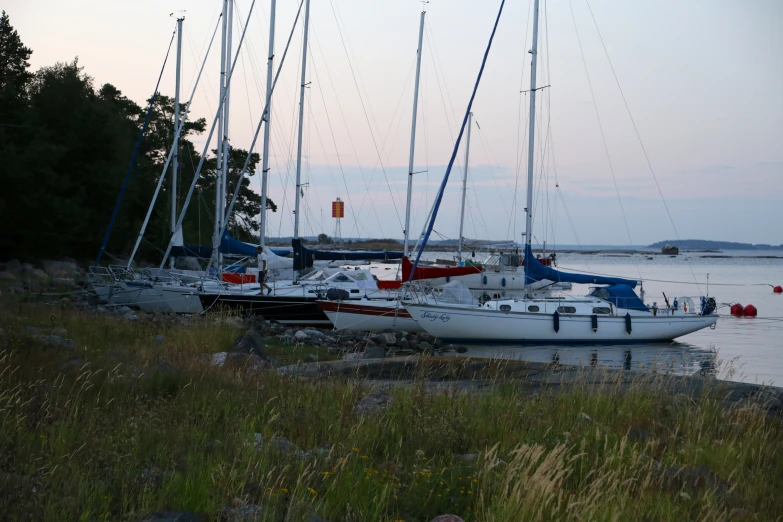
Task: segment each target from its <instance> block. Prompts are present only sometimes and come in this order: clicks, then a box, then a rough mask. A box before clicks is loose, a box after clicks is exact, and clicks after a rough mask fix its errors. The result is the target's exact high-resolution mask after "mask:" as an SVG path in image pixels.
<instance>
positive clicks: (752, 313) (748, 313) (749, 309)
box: [704, 298, 758, 317]
mask: <svg viewBox="0 0 783 522" xmlns="http://www.w3.org/2000/svg"><path fill="white" fill-rule="evenodd" d="M710 299H712V298H710ZM704 315H707V314H704ZM742 315H744V316H745V317H756V315H758V310H756V307H755V306H753V305H752V304H749V305H748V306H746V307H745V309H744V310H743V311H742Z"/></svg>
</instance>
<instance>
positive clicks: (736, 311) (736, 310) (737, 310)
mask: <svg viewBox="0 0 783 522" xmlns="http://www.w3.org/2000/svg"><path fill="white" fill-rule="evenodd" d="M743 310H745V307H744V306H742V305H741V304H739V303H734V304H733V305H731V309H730V311H731V315H733V316H734V317H742V312H743Z"/></svg>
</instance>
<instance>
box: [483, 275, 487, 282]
mask: <svg viewBox="0 0 783 522" xmlns="http://www.w3.org/2000/svg"><path fill="white" fill-rule="evenodd" d="M483 281H484V284H487V276H484V279H483Z"/></svg>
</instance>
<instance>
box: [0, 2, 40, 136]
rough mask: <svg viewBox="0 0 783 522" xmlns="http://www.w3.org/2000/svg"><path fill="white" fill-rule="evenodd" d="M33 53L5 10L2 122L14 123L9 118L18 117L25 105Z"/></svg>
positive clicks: (1, 22) (0, 40) (0, 31)
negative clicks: (30, 60)
mask: <svg viewBox="0 0 783 522" xmlns="http://www.w3.org/2000/svg"><path fill="white" fill-rule="evenodd" d="M31 54H33V51H32V50H31V49H30V48H29V47H25V45H24V44H23V43H22V40H21V38H19V33H17V32H16V29H14V28H13V27H12V26H11V21H10V20H9V18H8V15H7V14H6V12H5V11H3V14H2V16H0V114H2V118H3V121H2V122H0V123H4V124H6V125H8V124H10V123H13V121H12V122H9V121H7V119H9V118H14V117H16V118H18V116H19V113H20V110H19V109H20V108H21V107H23V106H24V103H23V100H24V99H25V98H26V96H25V94H26V90H27V85H28V84H29V83H30V80H31V79H32V77H33V75H32V74H31V73H30V72H29V71H28V70H27V69H28V68H29V67H30V62H29V61H28V60H29V59H30V55H31ZM16 118H14V119H16Z"/></svg>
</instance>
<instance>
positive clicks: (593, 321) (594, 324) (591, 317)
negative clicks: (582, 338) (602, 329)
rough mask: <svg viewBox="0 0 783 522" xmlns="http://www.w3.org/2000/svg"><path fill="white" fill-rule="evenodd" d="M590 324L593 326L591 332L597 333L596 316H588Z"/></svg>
mask: <svg viewBox="0 0 783 522" xmlns="http://www.w3.org/2000/svg"><path fill="white" fill-rule="evenodd" d="M590 322H591V323H592V324H593V331H594V332H597V331H598V316H597V315H596V314H593V315H591V316H590Z"/></svg>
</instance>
